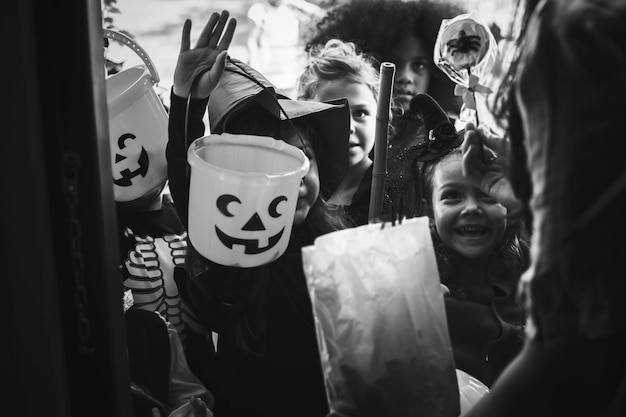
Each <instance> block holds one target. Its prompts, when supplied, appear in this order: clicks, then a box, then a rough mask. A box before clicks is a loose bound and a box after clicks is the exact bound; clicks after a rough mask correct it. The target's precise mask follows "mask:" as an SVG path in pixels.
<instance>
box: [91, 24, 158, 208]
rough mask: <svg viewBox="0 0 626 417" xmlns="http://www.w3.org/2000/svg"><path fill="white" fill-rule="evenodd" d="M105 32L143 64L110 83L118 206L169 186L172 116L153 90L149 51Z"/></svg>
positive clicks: (155, 79)
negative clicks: (160, 187)
mask: <svg viewBox="0 0 626 417" xmlns="http://www.w3.org/2000/svg"><path fill="white" fill-rule="evenodd" d="M103 31H104V36H105V37H107V38H110V39H115V40H117V41H120V42H122V43H123V44H124V45H127V46H129V47H130V48H131V49H132V50H133V51H135V52H136V53H137V54H138V55H139V57H140V58H141V59H142V60H143V61H144V63H145V65H138V66H135V67H131V68H129V69H126V70H124V71H122V72H119V73H117V74H115V75H112V76H110V77H109V78H107V80H106V92H107V106H108V112H109V139H110V140H109V142H110V145H111V167H112V174H113V193H114V197H115V201H118V202H126V201H132V200H135V199H137V198H139V197H141V196H143V195H144V194H146V193H147V192H149V191H150V190H153V189H155V188H157V187H159V186H162V185H164V184H165V182H166V181H167V162H166V158H165V148H166V146H167V127H168V115H167V112H166V110H165V107H164V106H163V103H162V102H161V100H160V99H159V97H158V96H157V94H156V92H155V91H154V88H153V86H154V85H155V84H157V83H158V82H159V75H158V73H157V72H156V69H155V68H154V65H153V63H152V61H151V60H150V58H149V57H148V55H147V54H146V52H145V51H144V50H143V49H142V48H141V47H140V46H139V45H137V44H136V43H135V42H134V41H133V40H132V39H131V38H129V37H127V36H126V35H123V34H121V33H118V32H115V31H112V30H108V29H103Z"/></svg>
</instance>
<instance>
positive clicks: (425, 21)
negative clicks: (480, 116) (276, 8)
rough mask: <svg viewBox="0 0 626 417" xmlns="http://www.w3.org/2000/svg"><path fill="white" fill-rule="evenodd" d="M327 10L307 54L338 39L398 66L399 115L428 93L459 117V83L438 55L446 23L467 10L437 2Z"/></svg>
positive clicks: (369, 3)
mask: <svg viewBox="0 0 626 417" xmlns="http://www.w3.org/2000/svg"><path fill="white" fill-rule="evenodd" d="M327 9H328V12H327V14H326V15H325V16H324V17H323V18H322V19H321V20H320V21H319V22H318V23H317V24H316V25H315V28H311V29H310V31H309V33H308V34H307V36H306V40H307V43H306V50H307V51H308V50H310V49H311V48H313V47H314V46H315V45H323V44H325V43H326V42H327V41H328V40H330V39H333V38H335V39H341V40H343V41H346V42H354V44H355V45H356V46H357V48H358V49H359V50H360V51H362V52H364V53H367V54H370V55H371V56H373V57H374V58H375V59H376V60H377V61H378V62H393V63H394V64H395V65H396V74H395V80H394V81H395V82H394V99H395V100H394V101H395V105H397V106H398V110H400V109H403V110H407V109H408V106H409V102H410V100H411V98H412V97H413V96H415V95H416V94H418V93H428V94H429V95H430V96H432V97H433V98H434V99H435V100H436V101H437V102H438V103H439V104H440V105H441V106H442V107H443V108H444V110H446V113H448V114H449V115H452V116H456V115H458V113H459V109H460V108H461V104H462V103H461V101H460V97H457V96H455V95H454V83H453V82H452V81H450V79H449V78H448V77H447V76H446V75H445V74H444V73H443V72H441V71H440V70H439V69H437V67H435V64H434V62H433V49H434V47H435V40H436V38H437V34H438V32H439V27H440V25H441V21H442V20H443V19H451V18H453V17H455V16H457V15H459V14H462V13H465V12H466V11H465V10H464V9H463V8H461V7H460V6H459V5H457V4H455V3H453V2H447V1H433V0H422V1H402V0H348V1H337V0H331V1H329V2H328V4H327ZM400 111H402V110H400Z"/></svg>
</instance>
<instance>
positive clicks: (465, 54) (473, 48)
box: [434, 11, 498, 124]
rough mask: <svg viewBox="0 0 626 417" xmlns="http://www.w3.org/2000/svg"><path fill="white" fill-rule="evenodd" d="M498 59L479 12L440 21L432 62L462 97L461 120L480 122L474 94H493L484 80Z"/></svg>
mask: <svg viewBox="0 0 626 417" xmlns="http://www.w3.org/2000/svg"><path fill="white" fill-rule="evenodd" d="M497 59H498V46H497V43H496V40H495V38H494V36H493V34H492V33H491V31H490V30H489V28H488V27H487V26H486V25H485V24H484V23H483V21H482V19H481V18H480V16H479V14H478V12H476V11H471V12H470V13H466V14H462V15H459V16H456V17H455V18H453V19H444V20H442V22H441V26H440V28H439V33H438V35H437V40H436V41H435V50H434V62H435V65H437V67H438V68H439V69H441V70H442V71H443V72H444V73H446V75H447V76H448V77H449V78H450V79H451V80H452V81H454V82H455V83H456V86H455V89H454V93H455V94H456V95H458V96H462V97H463V106H462V108H461V120H462V121H473V122H475V123H476V124H478V123H479V120H478V111H477V105H476V94H477V93H479V94H489V93H491V92H492V90H491V89H490V88H489V87H488V86H487V85H485V80H486V79H487V78H488V77H489V75H490V72H491V70H492V68H493V66H494V64H495V62H496V60H497Z"/></svg>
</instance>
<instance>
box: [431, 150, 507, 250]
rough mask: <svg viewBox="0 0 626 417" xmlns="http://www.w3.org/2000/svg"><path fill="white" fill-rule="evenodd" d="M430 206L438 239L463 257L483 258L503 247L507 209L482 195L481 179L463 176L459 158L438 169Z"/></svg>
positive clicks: (445, 160)
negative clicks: (500, 244)
mask: <svg viewBox="0 0 626 417" xmlns="http://www.w3.org/2000/svg"><path fill="white" fill-rule="evenodd" d="M431 203H432V208H433V215H434V220H435V227H436V228H437V233H438V234H439V237H440V238H441V240H442V241H443V243H444V244H445V245H446V246H447V247H448V248H450V249H453V250H454V251H455V252H457V253H459V254H460V255H462V256H464V257H466V258H470V259H479V258H484V257H486V256H489V255H490V254H491V253H492V252H493V251H494V250H495V249H496V247H497V245H498V244H499V243H500V241H501V239H502V237H503V235H504V232H505V228H506V225H507V220H506V208H505V207H504V206H502V205H501V204H499V203H498V202H497V201H496V200H494V199H493V198H491V197H489V196H488V195H487V194H485V193H484V192H482V191H481V188H480V177H479V176H478V175H474V176H471V177H466V176H464V175H463V172H462V160H461V156H460V155H459V154H452V155H449V156H447V157H444V159H443V161H441V162H440V163H439V165H438V166H437V167H436V168H435V171H434V175H433V195H432V202H431Z"/></svg>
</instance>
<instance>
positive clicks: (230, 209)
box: [215, 194, 288, 255]
mask: <svg viewBox="0 0 626 417" xmlns="http://www.w3.org/2000/svg"><path fill="white" fill-rule="evenodd" d="M287 201H288V198H287V196H284V195H279V196H276V197H274V198H272V199H271V201H270V202H269V204H268V206H267V208H265V207H263V208H265V210H263V211H262V212H261V213H259V212H257V211H255V212H254V213H252V215H251V216H250V218H248V220H245V219H246V218H247V217H248V215H247V214H246V215H244V217H243V219H242V218H241V217H239V216H238V218H236V219H235V213H237V212H240V213H239V214H243V213H244V211H243V210H242V207H241V200H240V199H239V198H237V197H236V196H234V195H232V194H222V195H221V196H219V197H218V198H217V209H218V211H219V213H221V214H222V215H223V216H224V217H226V219H222V223H226V222H229V221H232V222H234V223H235V224H236V225H237V226H235V227H229V229H230V230H231V234H229V233H226V232H225V231H224V230H222V229H221V228H220V226H219V224H216V225H215V234H216V235H217V237H218V239H219V240H220V242H222V244H223V245H224V246H226V247H227V248H229V249H234V246H235V245H241V246H242V247H243V253H245V254H246V255H256V254H259V253H263V252H266V251H269V250H272V248H274V247H275V246H276V244H277V243H278V242H279V241H280V238H281V237H282V236H283V233H284V232H285V225H284V224H283V223H282V222H280V221H276V219H278V218H280V217H281V216H282V215H283V213H282V212H281V211H282V210H284V209H285V208H288V205H287ZM281 203H283V204H282V205H281ZM242 220H245V221H244V222H243V224H241V229H240V230H239V231H238V230H237V227H239V226H238V224H239V223H240V222H241V221H242ZM268 228H269V229H268ZM233 230H234V231H235V232H238V233H237V235H234V234H233V233H232V231H233Z"/></svg>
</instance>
